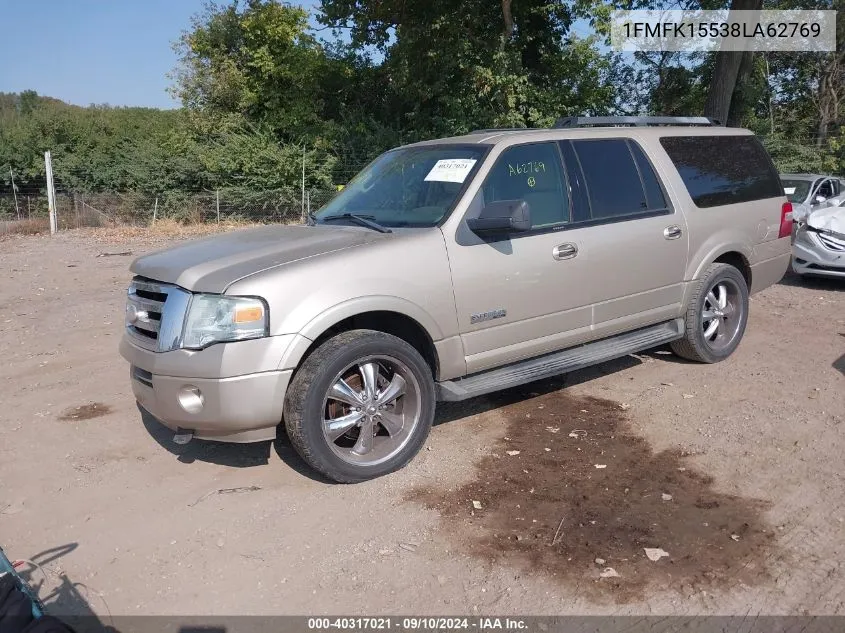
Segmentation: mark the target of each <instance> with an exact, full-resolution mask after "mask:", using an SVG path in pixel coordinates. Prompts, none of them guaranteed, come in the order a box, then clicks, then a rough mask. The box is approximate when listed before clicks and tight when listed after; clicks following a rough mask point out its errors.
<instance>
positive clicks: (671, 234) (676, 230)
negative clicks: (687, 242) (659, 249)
mask: <svg viewBox="0 0 845 633" xmlns="http://www.w3.org/2000/svg"><path fill="white" fill-rule="evenodd" d="M682 233H683V231H682V230H681V227H680V226H678V225H677V224H673V225H672V226H667V227H666V228H665V229H663V237H665V238H666V239H667V240H676V239H678V238H679V237H681V234H682Z"/></svg>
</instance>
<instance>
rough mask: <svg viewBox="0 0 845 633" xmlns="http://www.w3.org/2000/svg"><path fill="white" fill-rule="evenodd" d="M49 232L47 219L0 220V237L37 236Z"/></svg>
mask: <svg viewBox="0 0 845 633" xmlns="http://www.w3.org/2000/svg"><path fill="white" fill-rule="evenodd" d="M49 232H50V220H49V219H48V218H33V219H30V220H8V221H6V220H0V237H2V236H4V235H38V234H39V233H49Z"/></svg>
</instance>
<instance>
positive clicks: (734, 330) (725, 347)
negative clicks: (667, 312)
mask: <svg viewBox="0 0 845 633" xmlns="http://www.w3.org/2000/svg"><path fill="white" fill-rule="evenodd" d="M685 323H686V330H685V332H684V337H683V338H682V339H680V340H677V341H673V342H672V343H671V347H672V351H673V352H675V354H677V355H678V356H681V357H682V358H686V359H688V360H693V361H697V362H700V363H718V362H719V361H722V360H724V359H726V358H727V357H728V356H730V355H731V354H733V352H734V350H735V349H736V348H737V346H739V342H740V341H741V340H742V336H743V334H744V333H745V326H746V324H747V323H748V285H747V284H746V282H745V277H743V276H742V273H741V272H739V270H737V269H736V268H734V267H733V266H731V265H730V264H722V263H715V264H711V265H710V266H709V267H708V268H707V270H706V271H705V272H704V275H703V276H702V277H701V280H700V281H699V282H698V288H696V290H695V292H694V293H693V295H692V297H691V298H690V302H689V305H688V306H687V314H686V319H685Z"/></svg>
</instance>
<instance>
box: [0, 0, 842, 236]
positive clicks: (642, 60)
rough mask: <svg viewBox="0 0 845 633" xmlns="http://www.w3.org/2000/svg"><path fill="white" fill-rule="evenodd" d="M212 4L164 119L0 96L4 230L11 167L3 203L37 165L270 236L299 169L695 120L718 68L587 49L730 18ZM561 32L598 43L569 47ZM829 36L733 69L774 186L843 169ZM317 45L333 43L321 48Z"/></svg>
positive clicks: (366, 2)
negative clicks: (612, 19) (809, 48)
mask: <svg viewBox="0 0 845 633" xmlns="http://www.w3.org/2000/svg"><path fill="white" fill-rule="evenodd" d="M222 1H223V3H222V4H221V3H215V2H209V4H208V5H207V6H206V7H205V9H204V11H203V12H202V13H201V14H200V15H198V16H197V17H196V18H195V19H194V21H193V23H192V24H191V26H190V28H189V30H188V31H187V32H185V33H184V34H183V36H182V37H181V38H180V40H179V41H178V42H177V43H176V44H175V48H176V50H177V52H178V54H179V60H180V61H179V66H178V67H177V68H176V69H175V71H174V74H173V80H174V85H173V92H174V94H175V95H176V96H177V97H178V98H179V99H180V100H181V102H182V104H183V107H182V108H180V109H178V110H172V111H160V110H152V109H144V108H112V107H108V106H91V107H88V108H80V107H75V106H70V105H67V104H65V103H62V102H60V101H57V100H55V99H50V98H45V97H41V96H39V95H37V94H36V93H35V92H33V91H25V92H23V93H21V94H19V95H13V94H2V93H0V214H3V213H6V214H8V213H9V208H13V203H10V202H9V201H8V198H9V196H10V195H11V183H10V179H9V176H8V167H9V166H11V167H12V169H13V171H14V173H15V180H16V182H15V184H16V185H17V186H18V190H21V191H27V192H32V191H36V192H37V191H38V190H43V189H44V186H45V183H44V164H43V155H44V151H45V150H50V151H51V152H52V154H53V159H54V160H53V162H54V170H55V175H56V181H57V186H58V188H59V190H60V191H73V192H77V193H85V194H91V195H96V196H98V198H97V199H98V200H100V201H102V203H103V204H104V205H112V207H111V208H119V209H121V212H122V213H126V214H128V215H129V216H131V215H132V214H138V215H149V214H150V213H151V211H152V206H153V201H154V200H156V199H157V200H158V207H157V209H158V210H157V212H158V214H159V216H160V217H174V218H179V219H197V218H202V217H208V214H209V209H215V208H216V192H220V197H221V199H222V200H224V203H223V204H224V206H225V211H226V212H227V213H228V214H230V215H231V214H240V215H242V216H243V217H254V216H255V214H264V215H265V216H266V217H274V218H280V217H284V216H286V215H287V216H289V215H290V214H291V213H292V212H298V209H299V204H300V201H301V196H302V172H303V160H304V163H305V180H306V183H305V184H306V187H307V188H308V189H310V190H311V189H314V190H323V191H327V192H328V191H333V190H334V189H335V186H336V185H338V184H342V183H345V182H347V181H348V180H349V179H350V178H351V177H352V176H353V175H354V174H355V173H356V172H357V171H358V170H359V169H360V168H361V167H363V165H364V164H366V163H367V162H369V161H370V160H371V159H372V158H374V157H375V156H376V155H378V154H379V153H381V152H383V151H385V150H387V149H389V148H391V147H395V146H397V145H400V144H402V143H406V142H412V141H416V140H421V139H425V138H431V137H439V136H452V135H458V134H462V133H466V132H469V131H471V130H473V129H476V128H486V127H540V126H548V125H550V124H552V123H553V122H554V120H555V119H556V118H558V117H560V116H566V115H589V114H595V115H600V114H612V113H624V114H667V115H696V114H701V113H702V111H703V108H704V104H705V102H706V101H707V97H708V91H709V90H710V86H711V84H712V81H711V79H712V77H713V73H714V66H715V64H714V59H715V55H714V54H696V55H687V54H681V53H637V54H634V55H632V54H624V55H623V54H618V53H614V52H612V51H609V50H608V49H607V46H606V44H607V42H606V40H604V39H602V38H606V37H607V33H608V31H607V21H608V18H609V15H610V11H611V10H612V9H615V8H621V9H630V8H652V9H654V8H683V7H693V8H694V7H701V8H708V9H715V8H722V7H726V6H728V4H729V0H706V1H704V2H693V1H692V0H681V2H678V0H612V1H607V2H600V1H599V0H577V1H576V2H572V3H563V2H552V1H551V0H467V1H466V2H461V3H455V2H452V1H447V0H429V1H427V2H408V1H407V0H322V2H321V7H320V11H319V12H318V13H317V14H316V17H317V19H318V20H319V21H320V22H321V23H322V25H323V28H322V29H321V30H320V31H316V30H314V29H312V28H311V27H310V26H309V20H310V19H311V18H312V17H314V16H310V15H309V14H308V12H307V11H306V10H304V9H303V8H301V7H298V6H294V5H291V4H287V3H285V2H278V1H276V0H222ZM843 2H845V0H766V4H765V6H764V8H766V9H771V8H779V9H788V8H805V7H812V8H819V7H821V8H836V9H841V8H843ZM819 3H821V4H819ZM577 20H581V21H582V22H581V23H582V24H583V23H584V21H586V22H587V23H589V24H590V25H591V27H592V28H593V31H594V35H592V36H588V37H585V36H581V35H576V34H575V33H574V32H573V25H574V24H575V22H576V21H577ZM838 29H839V34H838V50H837V51H835V52H832V53H825V54H815V53H766V54H762V53H757V54H754V55H751V56H748V57H747V63H746V61H744V62H743V66H742V68H741V69H740V78H741V80H740V81H739V84H738V86H737V88H736V89H735V90H734V93H733V97H732V103H731V110H730V123H731V124H737V125H742V126H745V127H749V128H751V129H752V130H754V131H755V132H756V133H758V134H760V135H761V136H763V137H764V138H765V142H766V146H767V147H768V148H769V151H770V152H771V153H772V155H773V156H774V158H775V160H776V161H777V162H778V165H779V167H780V168H781V169H782V170H785V171H808V170H811V171H819V172H834V173H840V174H841V173H843V171H845V149H844V148H843V141H842V128H841V126H842V122H843V117H845V115H843V112H841V111H840V110H841V107H842V106H841V105H840V104H845V73H843V68H845V20H840V21H839V26H838ZM327 30H328V31H329V32H332V33H334V37H333V39H331V40H330V41H325V40H319V39H318V38H317V33H318V32H326V31H327ZM340 33H343V34H344V35H343V37H341V36H339V34H340ZM4 171H5V172H6V173H5V175H4V173H3V172H4ZM10 204H12V207H10V206H9V205H10ZM250 214H253V215H252V216H251V215H250Z"/></svg>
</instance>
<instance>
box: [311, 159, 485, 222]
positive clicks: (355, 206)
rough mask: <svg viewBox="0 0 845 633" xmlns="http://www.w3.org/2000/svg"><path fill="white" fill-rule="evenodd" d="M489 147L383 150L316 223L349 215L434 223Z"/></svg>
mask: <svg viewBox="0 0 845 633" xmlns="http://www.w3.org/2000/svg"><path fill="white" fill-rule="evenodd" d="M486 150H487V148H486V147H483V146H466V145H464V146H458V145H432V146H428V147H409V148H406V149H397V150H392V151H390V152H387V153H386V154H382V155H381V156H379V157H378V158H377V159H376V160H374V161H373V162H372V163H370V165H369V166H368V167H366V168H365V169H364V170H363V171H362V172H360V173H359V174H358V175H357V176H355V178H353V179H352V181H351V182H350V183H349V184H348V185H347V186H346V187H345V188H344V189H343V190H342V191H341V192H340V193H339V194H338V195H337V196H335V197H334V198H333V199H332V200H331V201H330V202H329V203H328V204H327V205H326V206H324V207H323V208H322V209H320V210H319V211H317V213H315V214H314V217H315V219H316V221H317V222H321V223H322V222H324V221H327V220H328V218H330V217H332V216H342V215H344V214H347V213H351V214H354V215H359V216H363V217H366V218H368V219H370V220H373V221H374V222H377V223H378V224H380V225H382V226H386V227H402V226H409V227H428V226H435V225H436V224H437V223H438V222H440V220H442V219H443V217H444V216H445V215H446V214H447V213H448V212H449V211H450V210H451V208H452V205H453V204H454V203H455V201H456V199H457V197H458V194H459V193H460V192H461V189H462V188H463V186H464V183H465V182H467V180H468V179H469V178H470V177H471V176H472V174H474V173H475V169H476V168H477V167H478V165H479V164H480V163H481V159H482V158H483V157H484V154H485V153H486Z"/></svg>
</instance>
